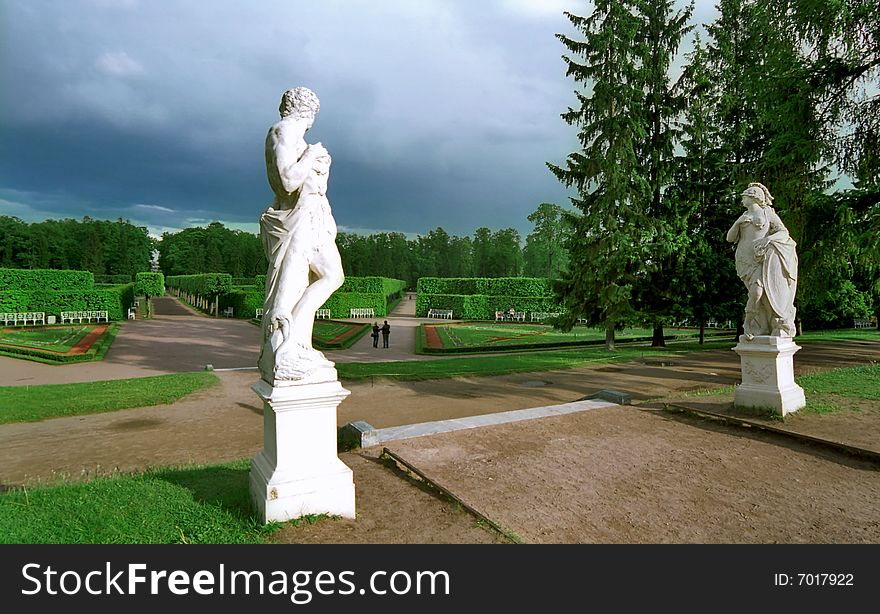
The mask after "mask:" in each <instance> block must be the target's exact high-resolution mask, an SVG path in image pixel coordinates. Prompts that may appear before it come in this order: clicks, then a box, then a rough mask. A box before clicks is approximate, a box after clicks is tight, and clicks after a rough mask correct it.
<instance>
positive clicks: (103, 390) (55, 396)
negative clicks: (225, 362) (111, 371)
mask: <svg viewBox="0 0 880 614" xmlns="http://www.w3.org/2000/svg"><path fill="white" fill-rule="evenodd" d="M219 382H220V380H219V379H218V378H217V376H216V375H214V374H213V373H208V372H197V373H174V374H172V375H157V376H153V377H140V378H135V379H122V380H109V381H102V382H85V383H81V384H47V385H42V386H3V387H0V424H5V423H9V422H36V421H39V420H46V419H48V418H59V417H63V416H79V415H83V414H95V413H101V412H109V411H116V410H119V409H126V408H129V407H150V406H153V405H163V404H168V403H173V402H174V401H177V400H178V399H180V398H181V397H184V396H186V395H188V394H190V393H192V392H195V391H196V390H201V389H203V388H208V387H210V386H214V385H217V384H218V383H219Z"/></svg>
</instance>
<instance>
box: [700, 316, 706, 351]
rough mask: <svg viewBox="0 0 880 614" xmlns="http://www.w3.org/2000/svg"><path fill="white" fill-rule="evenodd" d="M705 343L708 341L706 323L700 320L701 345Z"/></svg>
mask: <svg viewBox="0 0 880 614" xmlns="http://www.w3.org/2000/svg"><path fill="white" fill-rule="evenodd" d="M704 341H706V322H705V320H703V319H702V318H700V345H703V342H704Z"/></svg>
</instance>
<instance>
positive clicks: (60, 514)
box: [0, 460, 281, 544]
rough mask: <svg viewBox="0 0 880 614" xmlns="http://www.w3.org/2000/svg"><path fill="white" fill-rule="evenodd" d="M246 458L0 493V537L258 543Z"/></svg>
mask: <svg viewBox="0 0 880 614" xmlns="http://www.w3.org/2000/svg"><path fill="white" fill-rule="evenodd" d="M248 473H249V462H248V461H246V460H242V461H235V462H232V463H225V464H222V465H213V466H198V467H187V468H170V469H158V470H152V471H148V472H146V473H143V474H134V475H117V476H113V477H105V478H99V479H96V480H93V481H90V482H79V483H69V484H58V485H51V486H39V487H34V488H29V489H25V488H15V489H12V490H10V491H8V492H5V493H3V494H0V543H6V544H9V543H19V544H21V543H24V544H45V543H50V544H56V543H61V544H64V543H71V544H80V543H92V544H94V543H101V544H108V543H109V544H120V543H122V544H175V543H188V544H199V543H209V544H239V543H262V542H264V541H265V537H266V536H267V535H269V534H271V533H273V532H274V531H276V530H277V529H278V528H279V527H280V526H281V525H280V524H277V523H272V524H269V525H266V526H264V525H263V524H262V523H260V522H259V521H258V520H257V519H256V518H255V517H254V516H253V515H252V512H251V506H250V501H249V494H248Z"/></svg>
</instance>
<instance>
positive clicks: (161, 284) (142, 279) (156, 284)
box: [134, 273, 165, 296]
mask: <svg viewBox="0 0 880 614" xmlns="http://www.w3.org/2000/svg"><path fill="white" fill-rule="evenodd" d="M134 292H135V294H137V295H138V296H162V295H163V294H165V276H164V275H162V273H138V274H137V276H135V282H134Z"/></svg>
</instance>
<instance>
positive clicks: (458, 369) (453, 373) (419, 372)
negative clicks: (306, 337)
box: [336, 343, 730, 380]
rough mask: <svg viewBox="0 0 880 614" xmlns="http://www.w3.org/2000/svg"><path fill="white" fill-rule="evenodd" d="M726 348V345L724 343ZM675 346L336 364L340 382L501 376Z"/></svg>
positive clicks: (667, 352) (661, 352) (655, 353)
mask: <svg viewBox="0 0 880 614" xmlns="http://www.w3.org/2000/svg"><path fill="white" fill-rule="evenodd" d="M726 345H727V346H728V347H729V345H730V344H726ZM716 347H725V344H723V343H722V344H712V345H710V344H707V345H706V346H705V349H714V348H716ZM679 353H680V352H679V351H678V348H677V346H671V347H669V348H666V349H652V348H649V347H646V346H639V347H618V348H617V350H615V351H613V352H609V351H607V350H605V348H604V347H601V346H600V347H585V348H582V349H577V350H551V351H540V352H520V353H516V354H503V355H489V356H487V355H482V356H473V357H466V358H444V359H438V360H418V361H415V360H413V361H397V362H370V363H337V364H336V369H337V371H338V372H339V377H340V378H342V379H349V380H356V379H364V378H369V377H387V378H392V379H401V380H418V379H442V378H447V377H462V376H484V375H503V374H505V373H520V372H528V371H551V370H554V369H571V368H574V367H579V366H582V365H586V364H591V363H603V362H621V361H626V360H635V359H641V358H645V357H662V356H674V355H677V354H679Z"/></svg>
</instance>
